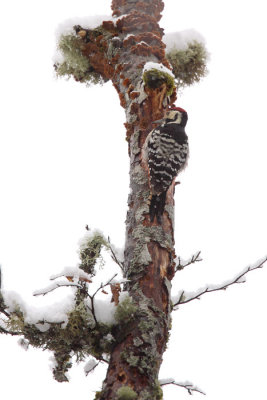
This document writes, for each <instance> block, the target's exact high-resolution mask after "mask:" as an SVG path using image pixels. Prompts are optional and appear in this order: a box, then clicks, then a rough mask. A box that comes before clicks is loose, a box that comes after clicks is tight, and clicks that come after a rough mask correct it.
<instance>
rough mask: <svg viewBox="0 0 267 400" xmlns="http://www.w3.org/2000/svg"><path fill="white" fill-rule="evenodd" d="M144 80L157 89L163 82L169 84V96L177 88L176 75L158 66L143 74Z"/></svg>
mask: <svg viewBox="0 0 267 400" xmlns="http://www.w3.org/2000/svg"><path fill="white" fill-rule="evenodd" d="M143 81H144V82H145V85H146V86H147V87H148V88H150V89H157V88H159V87H161V86H162V85H163V84H166V86H167V96H171V94H172V92H173V91H174V89H175V81H174V77H173V76H171V75H170V74H168V73H167V72H164V71H159V70H158V69H156V68H152V69H149V70H148V71H145V72H144V74H143Z"/></svg>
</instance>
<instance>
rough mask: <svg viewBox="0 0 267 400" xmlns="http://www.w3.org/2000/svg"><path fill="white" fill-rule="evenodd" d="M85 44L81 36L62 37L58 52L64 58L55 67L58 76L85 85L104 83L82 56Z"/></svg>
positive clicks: (69, 35)
mask: <svg viewBox="0 0 267 400" xmlns="http://www.w3.org/2000/svg"><path fill="white" fill-rule="evenodd" d="M82 46H83V42H82V39H81V38H80V37H79V36H76V35H75V34H74V33H73V34H68V35H61V37H60V39H59V43H58V50H59V51H60V52H61V54H62V56H63V61H62V62H56V63H55V65H54V67H55V70H56V73H57V76H65V77H67V78H70V77H73V78H74V79H75V80H76V81H79V82H85V83H88V84H90V83H93V84H97V83H103V79H102V77H101V75H100V74H98V73H97V72H96V71H95V70H94V69H93V67H92V66H91V65H90V62H89V60H88V58H87V57H85V56H84V55H83V54H82Z"/></svg>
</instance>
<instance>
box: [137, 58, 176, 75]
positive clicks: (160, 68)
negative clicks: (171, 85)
mask: <svg viewBox="0 0 267 400" xmlns="http://www.w3.org/2000/svg"><path fill="white" fill-rule="evenodd" d="M151 69H157V70H158V71H160V72H165V73H166V74H169V75H171V76H172V77H173V78H174V75H173V73H172V71H171V70H170V69H169V68H167V67H165V66H164V65H163V64H160V63H155V62H152V61H148V62H147V63H145V65H144V68H143V73H144V72H147V71H149V70H151Z"/></svg>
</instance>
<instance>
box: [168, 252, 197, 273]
mask: <svg viewBox="0 0 267 400" xmlns="http://www.w3.org/2000/svg"><path fill="white" fill-rule="evenodd" d="M200 253H201V251H198V252H197V253H196V254H193V256H192V257H191V258H190V260H188V261H186V262H185V263H182V262H181V258H180V257H178V262H176V266H175V272H177V271H181V270H182V269H184V268H185V267H188V265H191V264H194V263H196V262H199V261H202V258H200Z"/></svg>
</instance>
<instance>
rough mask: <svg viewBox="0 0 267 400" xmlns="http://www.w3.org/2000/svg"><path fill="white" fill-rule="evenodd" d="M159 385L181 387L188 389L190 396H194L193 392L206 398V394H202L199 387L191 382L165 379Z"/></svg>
mask: <svg viewBox="0 0 267 400" xmlns="http://www.w3.org/2000/svg"><path fill="white" fill-rule="evenodd" d="M159 384H160V386H166V385H175V386H179V387H182V388H184V389H186V390H187V391H188V393H189V394H190V395H192V394H193V392H198V393H201V394H203V395H204V396H206V393H204V392H202V390H200V389H199V388H198V387H197V386H194V385H193V384H192V383H190V382H184V383H182V382H176V381H175V380H174V379H172V378H170V379H166V380H165V379H163V380H160V381H159Z"/></svg>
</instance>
